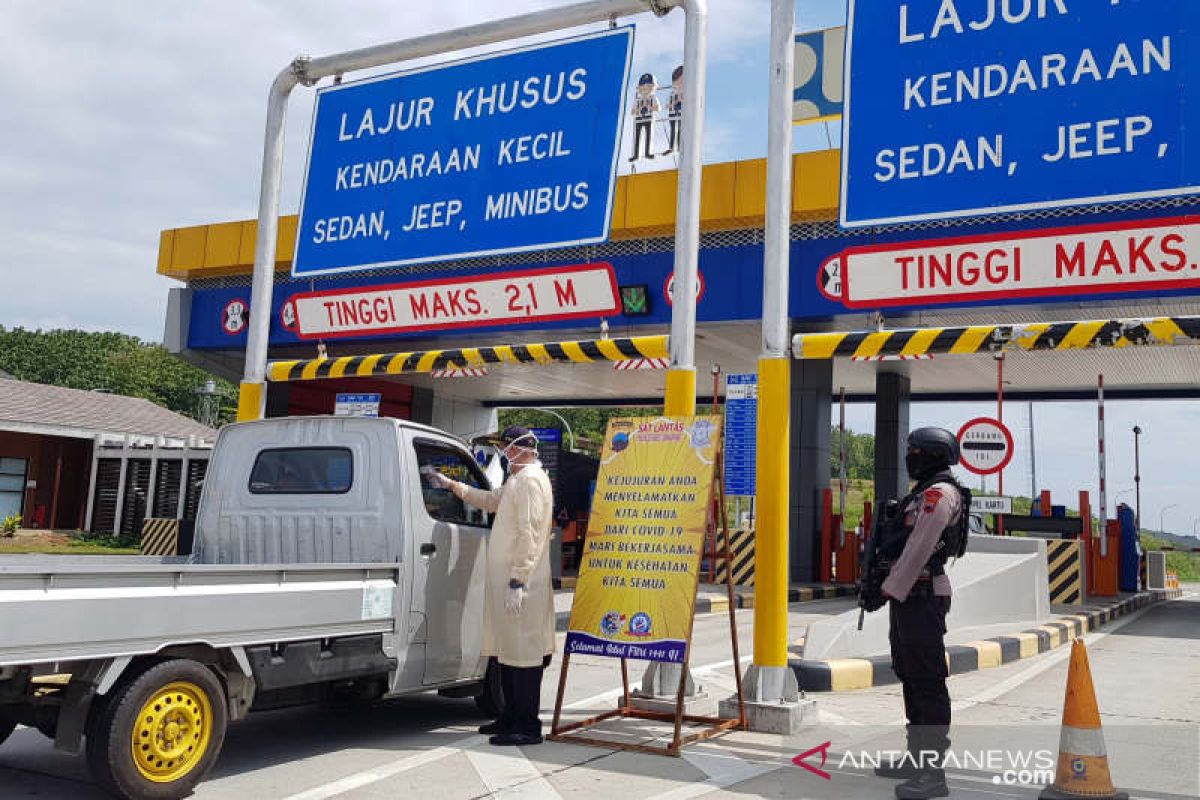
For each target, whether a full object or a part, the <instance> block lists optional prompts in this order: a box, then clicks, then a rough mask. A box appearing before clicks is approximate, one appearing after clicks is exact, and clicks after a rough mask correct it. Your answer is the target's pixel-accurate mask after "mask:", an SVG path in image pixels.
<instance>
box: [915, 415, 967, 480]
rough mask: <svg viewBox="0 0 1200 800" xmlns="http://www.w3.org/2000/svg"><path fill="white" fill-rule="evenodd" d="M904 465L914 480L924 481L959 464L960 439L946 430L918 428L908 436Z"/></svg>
mask: <svg viewBox="0 0 1200 800" xmlns="http://www.w3.org/2000/svg"><path fill="white" fill-rule="evenodd" d="M908 450H909V452H908V454H907V455H906V456H905V459H904V465H905V466H906V467H907V468H908V475H909V477H910V478H912V479H913V480H918V481H922V480H925V479H926V478H929V477H932V476H933V475H936V474H937V473H938V472H940V471H942V470H944V469H947V468H949V467H951V466H953V465H955V464H957V463H958V455H959V451H958V439H957V438H955V436H954V434H953V433H951V432H950V431H948V430H946V429H945V428H917V429H916V430H915V431H913V432H912V433H910V434H908Z"/></svg>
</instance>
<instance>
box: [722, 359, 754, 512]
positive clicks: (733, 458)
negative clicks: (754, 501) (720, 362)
mask: <svg viewBox="0 0 1200 800" xmlns="http://www.w3.org/2000/svg"><path fill="white" fill-rule="evenodd" d="M757 452H758V375H756V374H753V373H751V374H747V375H726V376H725V494H726V495H728V496H729V497H752V496H754V493H755V492H754V488H755V477H756V475H755V469H756V466H755V465H756V463H757V461H756V457H757V456H756V454H757Z"/></svg>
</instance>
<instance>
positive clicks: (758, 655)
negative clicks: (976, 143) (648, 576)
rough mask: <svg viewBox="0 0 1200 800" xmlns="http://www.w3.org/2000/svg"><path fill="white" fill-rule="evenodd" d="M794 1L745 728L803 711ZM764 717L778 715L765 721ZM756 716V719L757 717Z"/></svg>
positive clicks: (786, 725) (765, 358)
mask: <svg viewBox="0 0 1200 800" xmlns="http://www.w3.org/2000/svg"><path fill="white" fill-rule="evenodd" d="M795 21H796V0H771V91H770V98H769V102H768V108H767V197H766V201H767V202H766V206H767V207H766V212H767V213H766V226H765V228H764V231H763V317H762V355H761V356H760V358H759V361H758V447H757V452H756V458H757V460H758V468H757V473H756V483H757V486H756V488H755V494H756V497H757V504H756V511H757V514H756V520H755V521H756V525H755V536H754V663H753V664H752V665H751V667H750V669H749V671H747V673H746V682H745V685H746V689H747V692H746V697H747V700H748V701H749V703H750V704H753V705H754V707H755V712H754V713H753V714H752V715H751V720H750V728H751V730H773V731H775V732H780V731H786V732H788V733H794V732H795V731H796V729H797V728H798V726H799V723H800V718H801V711H800V704H799V703H798V702H797V701H798V699H799V687H798V685H797V681H796V676H795V674H794V673H793V672H792V670H791V667H789V666H788V651H787V645H788V577H789V575H788V534H789V519H788V499H789V491H790V489H791V486H790V475H789V468H790V464H789V461H788V459H789V457H790V452H789V450H790V448H789V445H790V435H791V431H790V428H791V423H790V414H791V377H792V376H791V341H790V333H791V323H790V319H789V315H788V297H789V292H788V279H789V277H790V267H791V263H790V260H791V212H792V80H793V77H794V73H793V66H794V50H795V43H794V41H793V35H794V34H793V31H794V30H795ZM763 715H766V716H772V715H778V719H776V720H775V721H773V722H768V721H766V720H765V719H763V718H762V717H763ZM756 720H757V723H756Z"/></svg>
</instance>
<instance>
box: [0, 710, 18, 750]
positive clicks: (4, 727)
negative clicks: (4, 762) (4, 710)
mask: <svg viewBox="0 0 1200 800" xmlns="http://www.w3.org/2000/svg"><path fill="white" fill-rule="evenodd" d="M16 729H17V722H16V720H11V719H9V718H8V717H6V716H4V715H3V714H0V744H4V742H5V740H7V739H8V737H9V736H12V732H13V731H15V730H16Z"/></svg>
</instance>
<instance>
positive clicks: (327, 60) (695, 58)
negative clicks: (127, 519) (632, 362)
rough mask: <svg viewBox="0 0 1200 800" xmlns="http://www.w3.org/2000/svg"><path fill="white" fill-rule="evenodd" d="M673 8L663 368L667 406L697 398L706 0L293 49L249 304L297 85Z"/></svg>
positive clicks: (270, 110) (243, 400)
mask: <svg viewBox="0 0 1200 800" xmlns="http://www.w3.org/2000/svg"><path fill="white" fill-rule="evenodd" d="M674 8H681V9H683V11H684V14H685V21H684V44H683V61H684V66H685V68H686V69H687V70H688V80H687V82H686V84H685V87H684V109H683V121H682V126H681V128H682V130H681V131H680V133H681V135H682V137H683V141H685V142H687V143H688V146H687V147H685V148H684V149H683V151H682V153H681V157H680V163H679V182H678V186H679V189H678V193H677V197H676V214H675V269H676V272H677V273H678V281H677V282H678V283H679V284H680V291H681V292H682V293H683V297H684V298H685V300H684V302H681V303H676V304H675V305H674V306H672V315H671V371H670V372H669V373H668V375H667V406H668V410H675V411H678V410H680V409H683V410H687V409H693V408H694V407H695V395H696V375H695V360H696V341H695V340H696V303H695V302H694V301H693V300H692V298H693V297H694V295H695V289H694V287H695V284H696V273H697V264H698V262H699V252H700V180H701V154H702V152H703V149H704V148H703V141H704V100H705V97H704V95H705V85H706V80H707V72H708V69H707V64H708V0H584V1H583V2H577V3H573V4H571V5H567V6H562V7H559V8H548V9H544V10H541V11H534V12H530V13H528V14H521V15H517V16H513V17H507V18H505V19H500V20H495V21H490V22H483V23H479V24H477V25H468V26H465V27H462V28H457V29H454V30H449V31H442V32H439V33H432V34H427V35H425V36H417V37H413V38H410V39H403V40H400V41H394V42H389V43H387V44H382V45H377V46H374V47H366V48H362V49H360V50H351V51H348V52H344V53H337V54H334V55H331V56H325V57H322V58H311V57H309V56H304V55H302V56H297V57H296V58H295V59H293V60H292V62H291V63H290V64H288V65H287V66H286V67H285V68H284V69H283V70H282V71H281V72H280V73H279V74H278V75H277V76H276V77H275V80H274V81H273V82H272V84H271V89H270V92H269V94H268V101H267V121H266V126H265V135H264V142H263V161H262V179H261V183H260V188H259V199H258V228H257V233H256V239H255V244H254V273H253V278H252V281H251V295H250V307H251V309H255V308H257V309H270V308H271V306H272V301H271V296H272V293H273V290H274V278H275V267H276V262H275V257H276V248H277V244H278V236H279V201H280V194H281V191H282V184H283V157H284V131H285V128H286V122H287V107H288V99H289V98H290V97H291V93H292V90H293V89H294V88H295V87H296V86H297V85H298V84H304V85H305V86H315V85H316V84H317V82H318V81H320V80H321V79H322V78H330V77H336V78H339V79H340V77H341V76H342V75H344V74H345V73H348V72H355V71H357V70H363V69H370V68H372V67H381V66H385V65H388V64H398V63H401V62H406V61H412V60H415V59H418V58H426V57H429V56H435V55H441V54H443V53H451V52H456V51H461V50H465V49H467V48H471V47H479V46H482V45H490V44H498V43H501V42H506V41H511V40H513V39H519V38H523V37H526V36H535V35H538V34H543V33H550V32H553V31H559V30H565V29H568V28H576V27H579V26H581V25H587V24H591V23H597V22H607V23H609V24H610V25H615V24H616V20H617V19H618V18H620V17H623V16H632V15H634V14H642V13H646V12H650V13H653V14H654V15H655V16H660V17H661V16H664V15H666V14H668V13H670V11H671V10H672V9H674ZM271 317H272V315H271V314H270V313H253V314H252V315H251V317H250V323H249V335H248V337H247V340H246V364H245V372H244V376H243V378H242V383H241V390H240V393H239V396H238V414H237V417H238V420H239V421H245V420H251V419H261V418H262V416H263V410H264V406H265V402H266V391H265V386H266V384H265V375H266V370H267V350H268V344H269V339H270V328H271Z"/></svg>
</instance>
